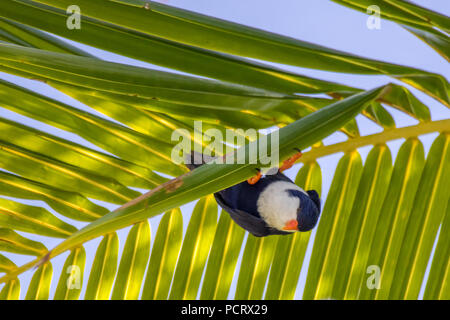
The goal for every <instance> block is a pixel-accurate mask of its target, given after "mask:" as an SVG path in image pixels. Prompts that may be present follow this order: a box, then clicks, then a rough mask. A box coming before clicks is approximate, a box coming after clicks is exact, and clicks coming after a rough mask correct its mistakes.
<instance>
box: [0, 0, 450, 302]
mask: <svg viewBox="0 0 450 320" xmlns="http://www.w3.org/2000/svg"><path fill="white" fill-rule="evenodd" d="M160 2H163V3H166V4H169V5H173V6H176V7H180V8H184V9H188V10H192V11H196V12H199V13H203V14H208V15H211V16H214V17H218V18H221V19H225V20H229V21H233V22H238V23H241V24H245V25H248V26H252V27H257V28H261V29H264V30H268V31H271V32H275V33H280V34H283V35H286V36H290V37H293V38H298V39H301V40H305V41H310V42H313V43H316V44H320V45H323V46H327V47H330V48H334V49H338V50H342V51H347V52H351V53H355V54H359V55H362V56H365V57H368V58H373V59H378V60H384V61H388V62H392V63H398V64H403V65H408V66H412V67H417V68H420V69H424V70H427V71H431V72H436V73H440V74H442V75H444V76H445V77H447V79H448V78H449V75H450V67H449V65H448V63H447V62H446V61H445V60H444V59H443V58H442V57H440V56H439V55H438V54H436V53H435V52H434V51H433V50H432V49H431V48H429V47H428V46H427V45H425V44H424V43H423V42H422V41H421V40H419V39H417V38H415V37H414V36H413V35H411V34H410V33H409V32H407V31H405V30H404V29H402V28H401V27H399V26H398V25H396V24H395V23H392V22H390V21H385V20H383V21H382V22H381V29H380V30H369V29H368V28H367V27H366V20H367V16H366V15H364V14H362V13H360V12H356V11H353V10H351V9H348V8H346V7H343V6H340V5H338V4H336V3H334V2H332V1H329V0H279V1H271V0H245V1H242V0H227V1H223V0H196V1H188V0H184V1H182V0H166V1H160ZM414 2H415V3H417V4H420V5H422V6H424V7H427V8H430V9H433V10H436V11H439V12H440V13H443V14H446V15H450V1H448V0H433V1H429V0H415V1H414ZM81 10H82V8H81ZM82 47H83V48H84V49H87V50H88V51H90V52H91V53H93V54H96V55H98V56H99V57H101V58H102V59H107V60H111V61H116V62H121V63H129V64H135V65H139V66H144V67H146V66H150V67H152V68H157V67H155V66H151V65H148V64H145V63H141V62H137V61H135V60H132V59H128V58H123V57H120V56H117V55H114V54H109V53H105V52H103V51H100V50H97V49H91V48H87V47H86V46H82ZM281 67H284V68H286V69H288V70H291V71H295V72H298V73H301V74H305V75H309V76H314V77H318V78H322V79H325V80H331V81H336V82H341V83H344V84H348V85H352V86H357V87H361V88H366V89H370V88H374V87H376V86H379V85H382V84H385V83H387V82H395V81H394V80H392V79H390V78H388V77H385V76H361V75H357V76H356V75H346V74H337V73H330V72H324V71H315V70H309V69H303V68H298V67H288V66H281ZM0 78H3V79H6V80H10V81H14V82H17V83H19V84H21V85H23V86H26V87H28V88H30V89H32V90H36V91H38V92H40V93H44V94H47V95H50V96H52V97H53V98H56V99H60V100H62V101H64V102H66V103H69V104H71V105H73V106H75V107H79V108H81V109H85V110H87V108H86V107H85V106H83V105H82V104H80V103H78V102H76V101H75V100H73V99H71V98H70V97H67V96H64V95H63V94H61V93H59V92H58V91H56V90H54V89H52V88H49V87H47V86H46V85H44V84H42V83H38V82H35V81H29V80H26V81H23V80H20V79H18V78H17V77H13V76H9V75H5V74H2V73H0ZM403 85H404V84H403ZM409 88H410V87H409ZM410 89H411V91H412V92H413V93H414V94H416V96H417V97H418V98H419V99H420V100H421V101H422V102H424V103H425V104H426V105H427V106H429V107H430V109H431V115H432V119H433V120H437V119H446V118H449V116H450V112H449V110H448V109H447V108H446V107H444V106H443V105H441V104H439V103H438V102H436V101H435V100H433V99H432V98H430V97H428V96H426V95H424V94H422V93H421V92H419V91H417V90H415V89H413V88H410ZM388 109H389V110H390V111H392V114H393V115H394V117H395V121H396V123H397V126H400V127H401V126H407V125H413V124H415V123H417V121H415V120H414V119H412V118H410V117H408V116H406V115H404V114H402V113H400V112H398V111H396V110H393V109H392V108H388ZM89 110H90V111H91V112H93V113H96V114H98V113H97V112H95V111H93V110H92V109H89ZM0 114H1V116H3V117H6V118H9V119H12V120H15V121H21V122H23V123H26V124H27V125H30V126H33V127H36V128H39V129H40V130H44V131H47V132H50V133H53V134H59V135H61V136H63V137H65V138H67V139H71V140H73V141H76V142H79V143H83V144H85V145H88V146H90V147H94V146H93V145H92V144H90V143H87V142H86V141H84V140H83V139H80V138H79V137H77V136H75V135H73V134H69V133H66V132H63V131H61V130H59V129H55V128H53V127H50V126H47V125H45V124H42V123H40V122H37V121H34V120H32V119H28V118H26V117H22V116H20V115H17V114H14V113H12V112H10V111H7V110H5V109H2V108H0ZM358 123H359V124H361V126H360V128H361V133H362V134H370V133H374V132H378V131H380V128H378V127H377V126H376V125H374V124H373V123H371V122H370V121H368V120H366V119H363V118H362V117H358ZM435 136H436V134H430V135H427V136H425V137H423V138H422V141H423V142H424V146H425V150H426V152H428V150H429V148H430V146H431V142H432V140H433V139H434V137H435ZM169 138H170V137H168V139H169ZM343 139H344V136H343V135H341V134H334V135H332V136H330V137H329V138H327V139H326V140H325V142H326V143H327V144H329V143H336V142H338V141H342V140H343ZM401 143H402V141H401V140H399V141H393V142H390V143H389V144H388V145H389V146H390V148H391V151H392V152H393V155H394V156H395V155H396V152H397V150H398V148H399V147H400V145H401ZM369 150H370V147H364V148H361V149H360V153H361V155H362V157H363V159H365V157H366V156H367V154H368V151H369ZM340 157H341V155H340V154H337V155H332V156H329V157H326V158H322V159H320V160H319V163H320V165H321V167H322V175H323V190H322V194H323V196H324V197H325V196H326V194H327V193H328V190H329V187H330V184H331V181H332V177H333V174H334V169H335V167H336V165H337V161H338V160H339V158H340ZM299 168H300V165H296V166H294V167H293V168H292V169H290V170H288V171H287V173H288V175H289V176H290V177H291V178H295V175H296V173H297V171H298V169H299ZM26 203H30V204H38V205H43V204H42V203H41V202H38V201H37V202H33V201H26ZM44 207H46V208H47V209H48V210H50V211H52V210H51V208H49V207H48V206H47V205H45V204H44ZM192 208H193V205H192V204H188V205H185V206H183V207H182V211H183V217H184V219H185V228H186V226H187V222H188V220H189V216H190V214H191V211H192ZM62 219H64V218H62ZM159 220H160V217H155V218H153V219H151V226H152V241H153V237H154V235H155V232H156V229H157V225H158V223H159ZM74 224H75V225H76V226H78V227H81V226H82V225H83V224H77V223H74ZM128 230H129V228H126V229H124V230H120V231H119V232H118V233H119V237H120V250H122V249H123V245H124V243H125V239H126V235H127V231H128ZM314 235H315V231H313V236H314ZM26 236H28V237H29V238H32V239H39V240H41V241H42V238H41V237H36V236H30V235H26ZM58 242H59V240H56V239H55V240H52V239H50V240H47V241H45V245H46V246H47V247H48V248H52V247H53V246H55V245H56V244H57V243H58ZM99 242H100V239H96V240H93V241H91V242H89V243H87V244H86V246H85V247H86V251H87V263H86V270H87V271H88V270H89V269H90V265H91V264H92V261H93V258H94V255H95V250H96V248H97V245H98V243H99ZM311 243H312V242H311ZM243 248H244V246H243ZM243 248H242V249H243ZM311 249H312V248H311V246H310V247H309V249H308V252H307V256H306V261H305V265H304V268H303V269H302V273H301V276H300V281H299V284H298V290H297V292H296V295H295V298H296V299H299V298H300V297H301V293H302V290H303V286H304V281H305V278H306V268H305V266H307V263H308V261H309V257H310V253H311ZM242 252H243V250H242V251H241V255H242ZM5 255H6V256H8V257H11V258H12V259H13V261H15V262H16V263H18V264H20V265H21V264H23V263H26V262H28V261H29V260H30V259H31V258H29V257H23V256H18V255H14V254H5ZM67 256H68V253H65V254H63V255H61V256H59V257H57V258H55V259H53V260H52V263H53V269H54V279H53V282H52V292H54V289H55V288H56V285H57V279H58V278H59V275H60V273H61V269H62V265H63V263H64V261H65V259H66V257H67ZM31 276H32V271H31V272H30V271H29V272H26V273H24V274H23V275H21V276H20V280H21V284H22V288H26V287H27V286H28V282H29V281H30V279H31ZM236 279H237V277H235V280H234V282H233V285H232V288H231V291H230V295H229V298H233V296H234V289H235V285H236ZM84 281H85V284H84V287H86V283H87V278H85V280H84ZM0 287H1V285H0ZM83 292H84V291H83ZM25 294H26V292H25V290H22V292H21V297H25ZM83 295H84V294H82V297H83ZM52 296H53V294H51V297H52Z"/></svg>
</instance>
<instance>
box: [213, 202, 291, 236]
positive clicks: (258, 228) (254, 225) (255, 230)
mask: <svg viewBox="0 0 450 320" xmlns="http://www.w3.org/2000/svg"><path fill="white" fill-rule="evenodd" d="M214 197H215V198H216V201H217V203H218V204H219V205H220V206H221V207H222V208H223V209H224V210H225V211H226V212H228V213H229V214H230V217H231V219H233V220H234V222H236V223H237V224H238V225H239V226H240V227H241V228H243V229H245V230H247V231H248V232H250V233H251V234H252V235H254V236H255V237H265V236H269V235H272V234H280V235H285V234H290V232H284V231H279V230H277V229H274V228H271V227H268V226H267V224H266V223H265V222H264V220H262V219H261V218H258V217H255V216H254V215H252V214H250V213H248V212H245V211H242V210H238V209H233V208H231V207H230V206H228V205H227V204H226V203H225V201H224V200H223V198H222V196H221V195H220V194H219V193H215V194H214Z"/></svg>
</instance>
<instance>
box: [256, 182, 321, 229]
mask: <svg viewBox="0 0 450 320" xmlns="http://www.w3.org/2000/svg"><path fill="white" fill-rule="evenodd" d="M258 212H259V213H260V215H261V217H262V218H263V220H264V221H265V222H266V224H267V225H268V226H269V227H271V228H274V229H277V230H279V231H283V232H295V231H309V230H311V229H312V228H314V226H315V225H316V224H317V220H318V219H319V215H320V199H319V195H318V194H317V192H316V191H313V190H310V191H307V192H305V191H304V190H303V189H301V188H299V187H298V186H296V185H295V184H293V183H290V182H286V181H277V182H274V183H271V184H270V185H269V186H268V187H267V188H266V189H265V190H264V191H263V192H262V193H261V195H260V197H259V199H258Z"/></svg>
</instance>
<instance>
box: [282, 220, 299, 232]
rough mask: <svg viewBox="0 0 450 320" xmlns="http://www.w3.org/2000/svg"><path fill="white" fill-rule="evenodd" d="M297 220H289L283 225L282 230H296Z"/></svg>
mask: <svg viewBox="0 0 450 320" xmlns="http://www.w3.org/2000/svg"><path fill="white" fill-rule="evenodd" d="M297 227H298V222H297V220H290V221H288V222H287V223H286V225H285V226H284V227H283V230H297Z"/></svg>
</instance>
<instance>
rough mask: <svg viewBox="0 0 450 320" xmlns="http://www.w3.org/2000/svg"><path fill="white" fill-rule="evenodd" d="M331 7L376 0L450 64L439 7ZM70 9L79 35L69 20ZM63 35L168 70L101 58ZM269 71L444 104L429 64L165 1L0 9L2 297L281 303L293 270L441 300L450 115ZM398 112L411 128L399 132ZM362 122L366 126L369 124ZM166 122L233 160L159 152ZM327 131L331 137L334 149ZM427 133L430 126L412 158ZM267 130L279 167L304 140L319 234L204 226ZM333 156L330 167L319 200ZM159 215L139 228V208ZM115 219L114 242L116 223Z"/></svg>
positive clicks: (315, 279)
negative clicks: (358, 78) (349, 78)
mask: <svg viewBox="0 0 450 320" xmlns="http://www.w3.org/2000/svg"><path fill="white" fill-rule="evenodd" d="M335 2H338V3H340V4H343V5H345V6H348V7H350V8H353V9H356V10H359V11H364V12H365V11H366V8H367V6H369V5H378V6H380V8H381V10H382V17H383V18H386V19H389V20H392V21H394V22H395V23H398V24H400V25H401V26H403V27H404V28H406V29H407V30H408V31H409V32H411V33H413V34H414V35H416V36H417V37H418V38H420V39H421V40H423V41H425V42H426V43H427V44H429V45H430V46H431V48H433V49H434V50H435V51H436V52H437V53H438V54H440V55H441V56H443V57H444V58H446V59H448V56H449V54H448V48H449V42H448V36H447V35H448V32H449V19H448V17H445V16H444V15H442V14H439V13H437V12H433V11H431V10H428V9H425V8H422V7H420V6H417V5H414V4H412V3H409V2H406V1H400V0H389V1H387V0H386V1H375V0H374V1H353V0H345V1H340V0H339V1H338V0H335ZM73 4H76V5H78V6H80V7H81V9H82V30H76V31H75V30H69V29H67V28H65V25H66V20H67V17H68V15H67V13H66V9H67V7H68V6H69V5H73ZM61 37H63V38H61ZM67 39H69V40H73V41H76V42H78V43H83V44H86V45H89V46H92V47H96V48H99V49H103V50H107V51H109V52H113V53H118V54H121V55H123V56H125V57H128V58H134V59H138V60H140V61H141V62H147V63H152V64H154V65H157V66H161V67H165V68H168V69H170V70H169V71H165V70H164V71H160V70H156V69H150V68H148V67H147V66H131V65H129V64H124V63H117V62H111V61H107V60H106V59H104V57H103V55H102V54H96V55H94V54H91V53H90V52H91V50H90V49H89V48H87V49H81V48H80V47H79V45H78V44H77V43H72V42H70V43H69V42H68V41H67ZM274 52H276V54H274ZM255 59H257V60H259V61H256V60H255ZM271 63H279V64H284V65H290V66H297V67H305V68H310V69H316V70H325V71H332V72H339V73H349V74H362V75H387V76H390V77H391V78H393V79H395V80H400V81H402V82H403V83H404V84H406V85H411V86H412V87H415V88H417V89H419V90H421V91H422V92H423V93H425V94H426V95H428V96H429V97H432V98H435V99H437V100H438V101H439V102H441V103H442V104H443V105H444V106H447V107H448V106H449V105H450V100H449V97H448V91H449V89H448V81H447V80H446V79H445V78H444V77H443V76H442V75H439V74H435V73H430V72H427V71H423V70H421V69H419V68H412V67H407V66H402V65H396V64H393V63H388V62H383V61H378V60H372V59H367V58H364V57H361V56H358V55H355V54H350V53H346V52H342V51H338V50H334V49H331V48H327V47H324V46H319V45H316V44H313V43H308V42H304V41H301V40H297V39H293V38H288V37H285V36H282V35H278V34H274V33H270V32H266V31H262V30H259V29H255V28H251V27H247V26H244V25H240V24H236V23H231V22H228V21H224V20H220V19H216V18H213V17H209V16H204V15H200V14H197V13H194V12H190V11H186V10H182V9H177V8H174V7H170V6H167V5H164V4H160V3H154V2H147V1H141V0H114V1H111V0H97V1H87V0H76V1H73V0H70V1H69V0H67V1H66V0H35V1H31V0H5V1H1V2H0V71H2V72H4V73H2V75H0V77H1V78H2V79H0V110H4V109H6V110H8V111H7V112H5V115H3V113H2V116H1V117H0V196H1V197H0V289H1V291H0V299H2V300H3V299H7V300H15V299H19V298H20V292H21V291H22V293H23V294H24V297H25V298H26V299H49V298H53V299H57V300H76V299H79V298H80V297H83V298H84V299H89V300H95V299H110V298H111V299H139V298H140V299H196V298H200V299H227V298H229V297H230V298H236V299H258V300H259V299H262V298H264V299H293V298H294V297H296V296H301V294H302V292H301V289H300V287H301V286H299V282H300V279H306V282H305V283H304V289H303V296H302V298H303V299H417V298H418V297H419V296H420V290H421V288H422V289H425V290H424V295H423V297H424V299H448V291H449V290H448V275H449V270H450V265H449V261H450V258H449V252H448V228H449V222H448V221H449V213H448V212H449V203H450V202H449V197H450V194H449V191H448V188H447V186H446V183H447V181H448V180H449V179H450V177H449V174H450V168H449V163H450V162H449V155H450V154H449V132H448V130H449V128H450V120H448V119H443V120H435V119H436V117H435V115H434V113H433V109H432V108H429V106H427V105H425V104H424V103H423V102H422V101H421V100H419V99H418V98H417V97H416V96H415V94H414V93H415V92H414V89H413V90H409V89H408V87H407V86H403V85H399V84H394V83H389V84H385V85H382V86H379V87H377V88H374V89H371V90H363V89H360V88H357V87H353V86H349V85H346V84H343V83H337V82H330V81H326V80H322V79H317V78H313V77H310V76H308V75H303V74H299V73H295V72H292V71H288V70H285V68H284V67H279V66H273V65H272V64H271ZM174 70H175V71H181V72H184V73H185V74H180V73H179V72H177V73H175V72H173V71H174ZM305 73H306V74H307V72H306V71H305ZM4 74H8V75H11V76H8V77H3V75H4ZM3 78H6V79H7V80H4V79H3ZM24 79H28V80H40V81H41V82H42V83H41V84H40V86H41V87H42V88H44V90H50V89H51V90H52V92H53V93H55V94H54V95H51V94H47V93H46V94H43V93H42V90H38V89H35V87H34V86H31V85H30V83H33V85H34V82H31V81H29V82H24ZM19 83H20V84H19ZM30 88H32V89H30ZM56 93H58V95H56ZM311 94H320V95H313V96H312V95H311ZM69 98H70V99H69ZM68 101H69V102H68ZM424 101H425V100H424ZM75 105H76V106H75ZM391 107H392V108H394V109H396V111H392V109H391ZM398 111H400V113H401V115H402V116H406V117H410V118H413V119H415V120H417V121H416V122H415V124H414V125H411V126H408V127H398V126H397V125H396V121H397V114H399V113H398ZM11 115H13V116H11ZM16 115H17V117H16ZM359 115H362V116H363V117H364V118H365V119H364V121H367V119H369V120H370V121H372V122H373V123H374V124H376V125H377V128H378V129H379V130H378V131H377V133H375V134H368V135H367V134H364V132H366V130H365V129H366V128H365V127H364V124H363V126H361V122H360V118H359ZM200 120H201V121H202V127H201V128H199V127H198V126H197V125H198V122H196V121H200ZM274 126H277V127H278V128H279V130H277V131H272V132H271V133H269V134H267V135H260V136H257V137H255V136H250V135H249V134H248V133H247V132H245V131H244V130H247V129H268V128H273V127H274ZM176 129H183V130H184V131H182V133H181V137H182V138H186V139H189V140H190V145H191V147H194V148H195V149H202V150H214V151H216V154H217V155H220V156H224V159H227V157H228V158H230V157H231V156H234V155H237V156H238V157H239V156H240V157H242V158H241V159H242V160H246V161H245V164H235V163H233V164H229V163H227V164H209V165H204V166H201V167H200V168H197V169H195V170H193V171H192V172H188V169H187V168H186V167H185V166H184V165H182V164H177V163H175V162H173V161H172V154H173V150H174V146H176V145H177V143H178V142H179V141H176V140H174V139H172V133H173V132H174V131H175V130H176ZM48 131H50V132H48ZM227 131H228V132H232V133H233V134H234V135H235V136H236V137H237V138H236V137H233V136H232V137H230V136H227V135H226V133H227ZM339 131H340V132H342V133H344V135H342V137H344V136H345V141H343V142H339V143H332V144H330V143H328V142H327V138H328V137H329V136H330V135H331V134H333V133H335V132H339ZM215 132H219V133H221V135H222V137H218V138H216V137H215V135H214V133H215ZM429 133H439V135H437V137H436V138H434V137H433V136H427V138H426V139H428V141H431V140H433V144H432V146H431V149H430V151H429V152H426V149H425V148H424V146H423V144H422V136H423V135H426V134H429ZM277 135H279V145H278V147H279V158H280V160H284V159H286V158H288V157H289V156H291V155H292V154H293V153H294V152H295V151H294V150H295V148H300V149H302V150H305V149H307V151H305V152H304V155H303V157H302V158H301V159H300V162H303V166H302V167H301V169H300V170H299V171H298V173H297V178H296V179H295V183H296V184H297V185H299V186H300V187H302V188H304V189H305V190H309V189H313V190H317V191H318V192H319V193H320V194H321V195H322V198H323V199H322V207H323V212H322V214H321V219H320V221H319V224H318V227H317V228H316V231H313V232H307V233H295V234H293V235H290V236H270V237H266V238H256V237H254V236H252V235H250V234H248V233H246V232H245V230H243V229H242V228H240V227H239V226H237V225H236V224H235V223H234V222H233V220H232V219H231V218H230V216H229V215H228V213H227V212H225V211H222V212H221V214H220V217H219V219H217V217H218V207H217V204H216V202H215V200H214V198H213V197H212V195H211V194H212V193H214V192H217V191H219V190H222V189H224V188H227V187H229V186H232V185H234V184H236V183H239V182H241V181H244V180H245V179H247V178H249V177H251V176H253V175H254V174H255V169H256V168H260V167H261V166H263V164H264V161H265V160H267V159H266V158H265V157H264V156H262V155H261V154H259V155H258V157H257V162H256V163H249V161H248V160H249V157H250V150H252V148H253V147H254V146H257V145H258V144H260V143H261V142H262V141H264V140H265V138H268V146H269V147H272V146H274V145H272V143H274V142H275V140H273V141H274V142H272V140H270V139H271V138H272V137H276V136H277ZM419 137H420V140H419ZM324 139H325V140H324ZM397 139H405V141H404V142H403V143H402V145H401V147H400V149H399V151H398V152H393V150H392V149H393V148H392V147H391V146H390V145H388V144H387V143H388V142H390V141H393V140H397ZM225 146H226V147H227V149H225V151H224V150H219V149H220V148H222V147H225ZM309 147H311V149H308V148H309ZM362 147H366V148H367V150H369V152H368V156H367V159H365V158H364V157H363V156H362V155H363V154H364V152H363V151H362V149H361V148H362ZM217 148H219V149H217ZM269 149H270V148H269ZM242 151H243V152H242ZM329 155H334V156H335V157H336V159H339V163H338V165H337V168H336V170H335V173H334V178H333V179H332V183H331V187H330V190H329V191H328V192H327V187H326V183H325V182H326V181H328V180H331V178H330V177H328V176H327V175H325V174H324V173H325V172H327V170H328V168H327V166H326V165H323V164H322V163H321V161H322V158H324V157H326V156H329ZM393 160H395V163H394V164H392V161H393ZM328 178H330V179H328ZM327 179H328V180H327ZM324 190H325V192H323V191H324ZM198 199H200V200H199V201H198V202H197V204H196V206H195V208H194V209H193V211H192V214H191V215H190V216H188V217H183V216H182V213H183V214H184V215H186V214H189V212H186V211H187V210H185V209H183V211H181V210H180V207H181V206H183V205H184V204H187V203H190V202H192V201H195V200H198ZM182 208H184V207H182ZM163 213H165V214H164V215H163V216H162V218H161V220H160V222H159V225H157V226H156V227H155V228H153V226H152V229H154V230H156V235H155V236H153V235H151V230H150V224H149V221H148V219H149V218H153V217H156V216H158V215H162V214H163ZM183 220H184V221H186V223H188V224H187V230H185V231H184V230H183ZM154 221H155V220H154V219H151V220H150V222H152V223H153V222H154ZM155 223H156V222H155ZM129 226H132V227H131V228H130V230H129V232H128V237H127V239H126V241H122V240H125V239H122V238H120V239H119V236H118V234H117V233H116V231H118V230H119V229H122V228H125V227H129ZM119 234H120V233H119ZM50 237H51V238H53V241H55V239H56V241H57V242H56V246H55V245H54V242H50V240H49V238H50ZM99 237H103V239H102V240H101V241H100V244H99V245H98V248H97V252H96V254H95V258H94V259H93V261H91V260H90V259H89V255H88V254H87V253H90V252H89V251H88V252H86V250H90V249H88V248H90V245H89V244H88V242H89V241H90V240H93V239H96V238H99ZM436 237H438V238H437V239H436ZM120 242H123V250H119V248H120ZM434 243H436V247H435V249H434V253H433V245H434ZM47 247H49V248H50V249H47ZM308 248H309V249H308ZM310 248H312V252H311V253H309V251H308V250H310ZM65 252H68V253H69V255H68V256H67V258H66V260H65V262H64V266H63V268H62V270H61V274H60V275H59V278H56V277H55V279H53V270H52V264H53V265H54V266H55V269H56V263H57V262H56V260H53V258H55V257H57V256H60V255H61V254H63V253H65ZM16 254H18V255H19V257H24V258H25V259H27V260H26V261H27V262H26V263H25V264H22V262H21V263H18V261H25V260H19V258H17V257H18V256H17V255H16ZM29 256H31V258H30V257H29ZM16 259H17V261H16ZM119 261H120V262H119ZM428 265H431V267H430V269H429V275H428V274H427V272H426V270H427V266H428ZM31 270H32V271H31ZM374 270H375V275H372V274H371V272H373V271H374ZM27 271H28V272H27ZM305 272H306V273H305ZM376 272H379V275H378V276H377V274H376ZM26 276H29V277H31V282H30V283H28V282H26V281H23V280H22V277H26ZM52 280H53V281H56V283H57V286H56V290H55V291H54V292H52V290H51V282H52ZM86 280H87V281H86ZM424 280H425V282H426V283H425V282H424ZM21 283H22V286H23V287H22V288H21ZM21 289H22V290H21Z"/></svg>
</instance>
